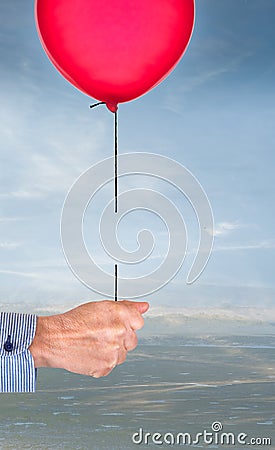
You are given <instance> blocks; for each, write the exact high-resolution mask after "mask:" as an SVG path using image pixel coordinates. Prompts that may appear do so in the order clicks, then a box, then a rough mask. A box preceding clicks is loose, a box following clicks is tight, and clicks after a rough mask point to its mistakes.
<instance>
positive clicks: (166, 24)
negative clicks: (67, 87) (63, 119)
mask: <svg viewBox="0 0 275 450" xmlns="http://www.w3.org/2000/svg"><path fill="white" fill-rule="evenodd" d="M35 16H36V24H37V28H38V33H39V37H40V39H41V42H42V45H43V47H44V49H45V51H46V53H47V55H48V57H49V58H50V60H51V61H52V63H53V64H54V65H55V67H56V68H57V69H58V70H59V72H61V74H62V75H63V76H64V77H65V78H66V79H67V80H68V81H70V82H71V83H72V84H73V85H74V86H75V87H77V88H78V89H80V90H81V91H83V92H85V93H86V94H88V95H89V96H91V97H94V98H96V99H98V100H100V101H103V102H105V103H106V104H107V106H108V108H109V109H110V110H111V111H113V112H115V111H116V110H117V105H118V103H122V102H127V101H129V100H133V99H135V98H137V97H139V96H141V95H143V94H145V93H146V92H147V91H149V90H150V89H152V88H153V87H155V86H156V85H157V84H159V83H160V82H161V81H162V80H163V79H164V78H165V77H166V76H167V75H168V74H169V73H170V72H171V71H172V70H173V68H174V67H175V65H176V64H177V63H178V61H179V60H180V58H181V57H182V55H183V53H184V51H185V49H186V47H187V45H188V42H189V40H190V37H191V34H192V30H193V25H194V0H36V3H35Z"/></svg>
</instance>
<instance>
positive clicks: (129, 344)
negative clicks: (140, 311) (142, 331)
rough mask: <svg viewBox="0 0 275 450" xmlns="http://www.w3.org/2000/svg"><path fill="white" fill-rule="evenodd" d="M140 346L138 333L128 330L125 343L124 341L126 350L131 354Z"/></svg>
mask: <svg viewBox="0 0 275 450" xmlns="http://www.w3.org/2000/svg"><path fill="white" fill-rule="evenodd" d="M137 344H138V338H137V335H136V333H135V332H134V331H133V330H132V329H130V330H128V332H127V334H126V336H125V341H124V346H125V348H126V350H127V351H128V352H130V351H131V350H134V348H136V346H137Z"/></svg>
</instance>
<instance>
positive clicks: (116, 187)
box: [115, 111, 118, 213]
mask: <svg viewBox="0 0 275 450" xmlns="http://www.w3.org/2000/svg"><path fill="white" fill-rule="evenodd" d="M117 147H118V145H117V111H116V112H115V213H117V191H118V186H117V185H118V179H117V166H118V164H117V154H118V150H117Z"/></svg>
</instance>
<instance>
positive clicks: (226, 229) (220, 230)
mask: <svg viewBox="0 0 275 450" xmlns="http://www.w3.org/2000/svg"><path fill="white" fill-rule="evenodd" d="M240 228H242V225H241V224H240V223H239V222H219V223H217V224H216V226H215V229H214V236H222V235H225V234H228V233H230V232H231V231H235V230H238V229H240Z"/></svg>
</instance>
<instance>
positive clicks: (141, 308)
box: [125, 300, 149, 314]
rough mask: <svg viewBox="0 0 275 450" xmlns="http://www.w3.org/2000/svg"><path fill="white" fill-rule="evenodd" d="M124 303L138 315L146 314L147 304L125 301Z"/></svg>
mask: <svg viewBox="0 0 275 450" xmlns="http://www.w3.org/2000/svg"><path fill="white" fill-rule="evenodd" d="M125 303H128V305H129V306H131V307H134V308H135V309H136V310H137V311H138V312H139V313H140V314H144V313H146V311H148V309H149V303H148V302H132V301H129V300H128V301H127V300H125Z"/></svg>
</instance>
